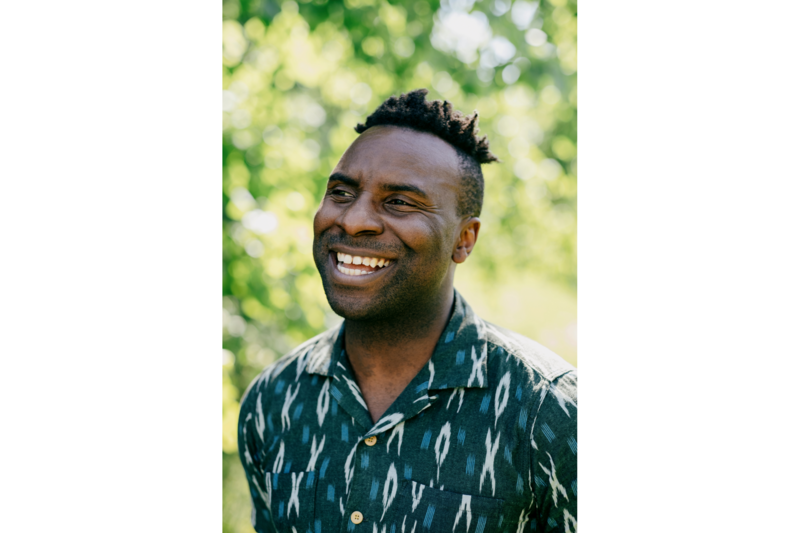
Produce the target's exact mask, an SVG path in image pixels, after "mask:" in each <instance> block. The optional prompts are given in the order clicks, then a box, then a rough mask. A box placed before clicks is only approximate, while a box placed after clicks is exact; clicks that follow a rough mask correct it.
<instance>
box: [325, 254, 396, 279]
mask: <svg viewBox="0 0 800 533" xmlns="http://www.w3.org/2000/svg"><path fill="white" fill-rule="evenodd" d="M330 257H331V261H332V262H333V264H334V265H335V267H336V270H337V271H338V273H339V274H341V276H342V277H343V278H344V279H347V280H353V281H355V280H356V279H358V280H361V279H364V280H365V281H366V279H368V278H372V277H373V276H375V275H376V274H379V273H381V272H383V271H385V269H386V268H387V267H388V266H390V265H391V264H393V262H394V261H393V260H391V259H386V258H384V257H377V256H366V255H351V254H347V253H344V252H336V251H331V252H330Z"/></svg>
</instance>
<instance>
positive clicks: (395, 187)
mask: <svg viewBox="0 0 800 533" xmlns="http://www.w3.org/2000/svg"><path fill="white" fill-rule="evenodd" d="M332 181H341V182H342V183H344V184H345V185H350V186H351V187H356V188H358V187H360V186H361V182H360V181H359V180H357V179H355V178H351V177H350V176H347V175H346V174H342V173H340V172H334V173H333V174H331V175H330V177H329V178H328V183H331V182H332ZM381 189H382V190H384V191H387V192H410V193H414V194H417V195H419V196H421V197H422V198H425V199H426V200H428V199H429V197H428V194H427V193H426V192H425V191H423V190H422V189H420V188H419V187H417V186H416V185H411V184H410V183H384V184H383V185H382V186H381Z"/></svg>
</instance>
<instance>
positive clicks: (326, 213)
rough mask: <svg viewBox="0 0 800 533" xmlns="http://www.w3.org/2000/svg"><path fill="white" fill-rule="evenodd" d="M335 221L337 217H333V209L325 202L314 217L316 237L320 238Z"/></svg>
mask: <svg viewBox="0 0 800 533" xmlns="http://www.w3.org/2000/svg"><path fill="white" fill-rule="evenodd" d="M334 219H335V216H333V213H332V212H331V209H330V208H329V207H326V206H325V201H324V200H323V202H322V204H321V205H320V206H319V209H317V213H316V214H315V215H314V235H317V236H318V235H319V234H320V233H322V232H323V231H325V229H327V228H328V227H329V226H330V225H331V223H332V222H333V220H334Z"/></svg>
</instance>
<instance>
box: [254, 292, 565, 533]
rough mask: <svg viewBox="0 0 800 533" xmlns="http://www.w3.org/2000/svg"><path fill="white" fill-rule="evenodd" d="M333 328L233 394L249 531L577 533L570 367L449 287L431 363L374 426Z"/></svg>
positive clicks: (310, 532) (336, 330)
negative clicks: (241, 393)
mask: <svg viewBox="0 0 800 533" xmlns="http://www.w3.org/2000/svg"><path fill="white" fill-rule="evenodd" d="M343 328H344V326H341V327H339V328H334V329H332V330H330V331H327V332H325V333H323V334H321V335H319V336H317V337H314V338H313V339H311V340H309V341H307V342H306V343H304V344H302V345H301V346H299V347H298V348H296V349H295V350H293V351H292V352H291V353H289V354H287V355H285V356H284V357H282V358H281V359H280V360H278V361H277V362H276V363H274V364H273V365H271V366H269V367H268V368H266V369H265V370H264V371H263V372H262V373H261V374H260V375H259V376H258V377H257V378H256V379H255V380H254V381H253V383H252V384H251V385H250V388H249V389H248V391H247V392H246V393H245V397H244V398H243V400H242V406H241V414H240V417H239V453H240V456H241V460H242V465H243V466H244V469H245V473H246V476H247V481H248V483H249V484H250V492H251V496H252V500H253V514H252V521H253V527H254V528H255V529H256V531H257V532H259V533H266V532H273V531H279V532H283V531H286V532H292V533H323V532H326V533H327V532H340V533H345V532H348V533H362V532H363V533H430V532H439V531H442V532H443V531H447V532H449V533H455V532H467V533H494V532H522V531H537V532H547V531H559V532H573V531H575V530H576V528H577V499H578V498H577V496H578V486H577V449H578V443H577V375H576V370H575V369H574V368H573V367H572V366H571V365H569V364H568V363H566V362H565V361H564V360H563V359H561V358H560V357H558V356H557V355H555V354H554V353H552V352H551V351H549V350H548V349H546V348H544V347H543V346H541V345H539V344H537V343H536V342H534V341H532V340H530V339H527V338H525V337H523V336H521V335H518V334H516V333H513V332H511V331H508V330H505V329H502V328H499V327H497V326H494V325H492V324H489V323H487V322H485V321H483V320H481V319H480V318H479V317H477V316H476V315H475V314H474V313H473V311H472V309H471V308H470V307H469V306H468V305H467V304H466V302H465V301H464V299H463V298H462V297H461V295H459V294H458V293H457V292H456V298H455V304H454V310H453V315H452V317H451V319H450V321H449V323H448V325H447V327H446V328H445V330H444V332H443V333H442V336H441V338H440V339H439V341H438V344H437V345H436V348H435V350H434V353H433V356H432V357H431V359H430V361H429V362H428V364H427V365H426V366H425V367H424V368H423V369H422V370H421V371H420V372H419V374H418V375H417V376H416V377H415V378H414V379H413V380H412V381H411V383H409V385H408V386H407V387H406V389H405V390H404V391H403V392H402V393H401V394H400V396H399V397H398V398H397V399H396V400H395V402H394V403H393V404H392V406H391V407H389V409H388V410H387V411H386V413H385V414H384V415H383V416H382V417H381V419H380V420H379V421H378V422H377V423H374V424H373V423H372V419H371V418H370V415H369V411H368V410H367V405H366V403H365V402H364V399H363V398H362V396H361V392H360V390H359V387H358V384H357V383H356V380H355V377H354V373H353V370H352V368H351V366H350V364H349V362H348V359H347V355H346V353H345V351H344V350H343V347H342V333H343Z"/></svg>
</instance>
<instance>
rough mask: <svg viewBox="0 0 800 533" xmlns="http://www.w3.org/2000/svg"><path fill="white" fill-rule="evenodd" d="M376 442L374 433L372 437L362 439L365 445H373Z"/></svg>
mask: <svg viewBox="0 0 800 533" xmlns="http://www.w3.org/2000/svg"><path fill="white" fill-rule="evenodd" d="M376 442H378V437H376V436H374V435H373V436H372V437H367V438H366V439H364V444H366V445H367V446H375V443H376Z"/></svg>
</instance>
